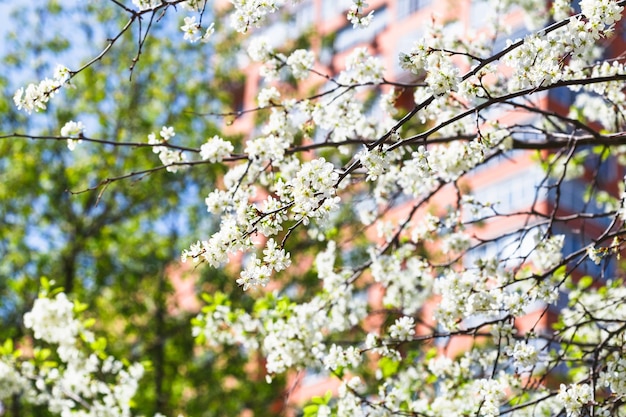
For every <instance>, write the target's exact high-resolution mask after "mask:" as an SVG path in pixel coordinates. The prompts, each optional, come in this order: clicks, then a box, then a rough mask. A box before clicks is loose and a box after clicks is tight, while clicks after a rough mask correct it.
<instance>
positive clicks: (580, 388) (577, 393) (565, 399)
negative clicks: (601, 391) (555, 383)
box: [556, 384, 593, 417]
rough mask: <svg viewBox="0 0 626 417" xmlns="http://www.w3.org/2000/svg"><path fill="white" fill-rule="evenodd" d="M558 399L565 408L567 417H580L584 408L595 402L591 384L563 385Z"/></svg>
mask: <svg viewBox="0 0 626 417" xmlns="http://www.w3.org/2000/svg"><path fill="white" fill-rule="evenodd" d="M556 398H557V400H559V401H560V402H561V404H563V407H565V410H566V411H567V417H579V416H581V415H583V407H584V406H585V405H587V404H589V403H590V402H591V401H592V400H593V391H592V389H591V386H590V385H589V384H571V385H569V386H567V385H565V384H561V387H560V389H559V395H557V397H556Z"/></svg>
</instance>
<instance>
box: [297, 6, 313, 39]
mask: <svg viewBox="0 0 626 417" xmlns="http://www.w3.org/2000/svg"><path fill="white" fill-rule="evenodd" d="M314 12H315V10H314V9H313V2H312V1H306V2H303V3H302V4H300V5H299V6H297V8H296V10H295V12H294V14H295V26H296V28H297V29H298V32H302V31H304V30H306V29H308V28H309V27H311V26H312V25H313V18H314V17H315V16H314Z"/></svg>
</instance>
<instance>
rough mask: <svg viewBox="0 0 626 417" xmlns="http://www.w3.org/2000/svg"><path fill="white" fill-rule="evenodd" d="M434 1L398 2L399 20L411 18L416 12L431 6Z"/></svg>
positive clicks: (407, 0) (403, 0) (409, 0)
mask: <svg viewBox="0 0 626 417" xmlns="http://www.w3.org/2000/svg"><path fill="white" fill-rule="evenodd" d="M431 2H432V0H398V3H397V4H398V19H402V18H404V17H407V16H410V15H412V14H413V13H415V12H416V11H418V10H420V9H423V8H425V7H427V6H430V3H431Z"/></svg>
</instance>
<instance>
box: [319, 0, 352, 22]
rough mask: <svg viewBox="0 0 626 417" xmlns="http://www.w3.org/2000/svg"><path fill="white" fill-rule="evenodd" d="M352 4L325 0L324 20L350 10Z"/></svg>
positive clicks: (323, 8) (336, 0) (345, 1)
mask: <svg viewBox="0 0 626 417" xmlns="http://www.w3.org/2000/svg"><path fill="white" fill-rule="evenodd" d="M351 4H352V1H351V0H323V1H322V19H325V20H326V19H331V18H333V17H335V16H337V15H338V14H340V13H343V12H344V11H346V10H348V9H349V8H350V5H351Z"/></svg>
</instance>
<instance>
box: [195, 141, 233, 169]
mask: <svg viewBox="0 0 626 417" xmlns="http://www.w3.org/2000/svg"><path fill="white" fill-rule="evenodd" d="M234 150H235V148H234V147H233V145H232V143H230V142H228V141H226V140H224V139H222V138H220V137H219V136H217V135H215V136H213V137H212V138H210V139H208V140H207V141H206V142H205V143H203V144H202V146H200V158H202V160H203V161H209V162H214V163H215V162H222V161H223V160H224V158H227V157H228V156H230V154H231V153H232V152H233V151H234Z"/></svg>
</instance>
